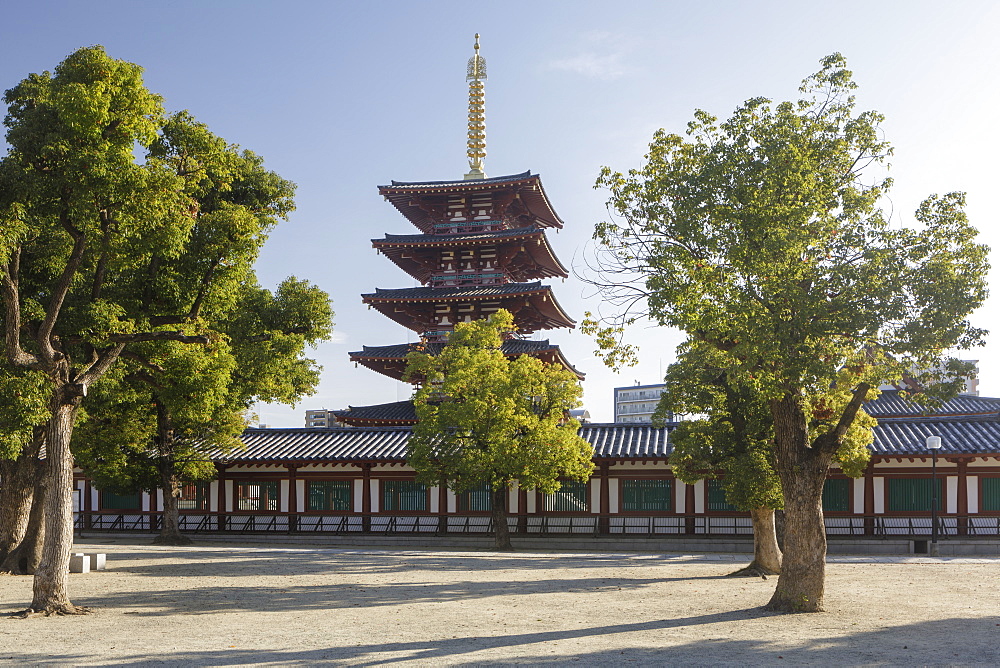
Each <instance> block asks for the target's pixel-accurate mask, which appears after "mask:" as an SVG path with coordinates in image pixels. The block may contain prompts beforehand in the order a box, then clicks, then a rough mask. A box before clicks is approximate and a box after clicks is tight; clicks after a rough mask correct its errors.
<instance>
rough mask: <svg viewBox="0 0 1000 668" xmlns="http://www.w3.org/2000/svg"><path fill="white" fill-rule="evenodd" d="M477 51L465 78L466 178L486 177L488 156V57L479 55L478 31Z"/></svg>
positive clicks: (477, 37)
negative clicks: (467, 102)
mask: <svg viewBox="0 0 1000 668" xmlns="http://www.w3.org/2000/svg"><path fill="white" fill-rule="evenodd" d="M473 48H474V49H475V53H474V55H473V56H472V58H469V65H468V67H467V68H466V73H465V80H466V81H468V82H469V139H468V150H467V151H466V155H468V156H469V173H468V174H466V175H465V178H466V179H485V178H486V173H485V172H484V171H483V159H484V158H485V157H486V86H485V84H483V81H484V80H485V79H486V59H485V58H483V57H482V56H480V55H479V33H478V32H477V33H476V44H475V46H474V47H473Z"/></svg>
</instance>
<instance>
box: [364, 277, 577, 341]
mask: <svg viewBox="0 0 1000 668" xmlns="http://www.w3.org/2000/svg"><path fill="white" fill-rule="evenodd" d="M361 298H362V300H363V301H364V303H365V304H368V305H369V306H373V307H374V308H375V309H377V310H378V311H379V312H380V313H381V314H382V315H384V316H386V317H387V318H390V319H392V320H394V321H396V322H398V323H399V324H401V325H402V326H403V327H406V328H408V329H411V330H413V331H415V332H418V333H423V332H426V331H429V330H431V329H435V328H436V322H435V320H434V316H435V314H436V313H439V312H440V310H439V309H438V306H439V305H440V306H445V305H459V306H460V305H461V303H462V302H465V303H466V304H470V305H472V306H473V307H475V306H480V307H487V308H483V309H482V310H483V311H488V310H492V311H496V310H498V309H501V308H502V309H506V310H508V311H510V312H511V313H512V314H513V315H514V323H515V324H516V325H517V329H518V331H519V332H520V333H522V334H530V333H532V332H535V331H538V330H540V329H552V328H554V327H573V326H575V325H576V322H575V321H574V320H573V319H572V318H570V317H569V315H568V314H567V313H566V312H565V311H564V310H563V308H562V306H560V305H559V302H557V301H556V298H555V296H554V295H553V294H552V288H550V287H549V286H547V285H542V284H541V283H539V282H537V281H536V282H534V283H503V284H500V285H472V286H462V287H457V288H426V287H425V288H399V289H394V290H386V289H383V288H376V289H375V292H374V293H369V294H364V295H361ZM456 303H457V304H456ZM452 315H458V316H469V317H471V318H472V319H478V318H480V317H485V316H486V315H488V313H485V312H476V310H475V308H473V309H472V310H467V311H458V312H457V313H453V314H452ZM452 322H454V320H453V321H452Z"/></svg>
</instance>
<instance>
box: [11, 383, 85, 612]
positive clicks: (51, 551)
mask: <svg viewBox="0 0 1000 668" xmlns="http://www.w3.org/2000/svg"><path fill="white" fill-rule="evenodd" d="M79 403H80V396H78V395H74V394H73V391H72V389H71V387H70V386H68V385H63V386H61V387H58V388H56V390H55V391H54V392H53V394H52V418H51V419H50V421H49V425H48V439H47V442H46V453H45V455H46V459H45V461H46V469H47V470H46V474H45V478H46V484H47V489H46V494H45V534H44V542H43V545H42V560H41V563H39V564H38V568H37V570H36V571H35V580H34V587H33V589H34V591H33V594H34V596H33V598H32V601H31V607H30V608H29V609H28V610H27V611H26V612H27V614H44V615H51V614H61V615H72V614H81V613H85V612H88V610H87V609H86V608H78V607H76V606H74V605H73V604H72V603H71V602H70V600H69V590H68V586H67V585H68V582H69V554H70V550H71V549H72V548H73V455H72V454H70V450H69V442H70V438H71V437H72V435H73V425H74V423H75V421H76V411H77V407H78V406H79Z"/></svg>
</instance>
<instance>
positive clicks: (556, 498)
mask: <svg viewBox="0 0 1000 668" xmlns="http://www.w3.org/2000/svg"><path fill="white" fill-rule="evenodd" d="M588 506H589V504H588V503H587V483H585V482H577V481H575V480H564V481H563V482H562V486H561V487H560V488H559V491H557V492H556V493H555V494H546V495H545V505H544V508H545V510H547V511H549V512H581V513H585V512H587V509H588Z"/></svg>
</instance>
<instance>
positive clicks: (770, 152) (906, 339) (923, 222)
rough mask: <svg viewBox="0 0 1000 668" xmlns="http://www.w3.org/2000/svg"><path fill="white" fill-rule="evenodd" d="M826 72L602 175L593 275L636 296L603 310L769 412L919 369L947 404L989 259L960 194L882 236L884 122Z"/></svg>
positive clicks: (935, 201) (833, 62) (972, 334)
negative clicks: (804, 395)
mask: <svg viewBox="0 0 1000 668" xmlns="http://www.w3.org/2000/svg"><path fill="white" fill-rule="evenodd" d="M821 62H822V66H823V67H822V69H821V70H820V71H819V72H818V73H816V74H814V75H812V76H811V77H809V78H807V79H806V80H805V81H804V82H803V85H802V87H801V88H800V92H801V93H802V97H801V99H799V100H798V101H796V102H781V103H779V104H776V105H775V104H772V103H771V102H770V101H769V100H767V99H764V98H754V99H751V100H749V101H747V102H746V103H745V104H744V105H743V106H741V107H740V108H738V109H737V110H736V111H735V112H734V114H733V115H732V116H731V117H730V118H729V119H728V120H726V121H724V122H721V123H719V122H718V121H717V119H716V118H715V117H713V116H711V115H710V114H708V113H706V112H704V111H700V110H699V111H697V112H696V113H695V117H694V120H693V121H691V122H690V123H689V124H688V131H687V136H686V137H682V136H679V135H675V134H669V133H666V132H665V131H662V130H661V131H658V132H657V133H656V134H655V136H654V138H653V142H652V144H650V148H649V153H648V154H647V155H646V164H645V165H644V166H643V167H642V168H641V169H633V170H630V171H629V172H628V173H626V174H622V173H619V172H612V171H611V170H610V169H608V168H604V169H603V170H602V173H601V176H600V178H599V179H598V183H597V185H598V187H604V188H607V189H608V190H609V191H610V193H611V199H610V201H609V211H610V212H611V213H612V218H611V219H610V220H608V221H606V222H603V223H601V224H599V225H598V226H597V228H596V231H595V235H594V236H595V239H596V240H597V241H598V244H599V249H600V250H599V253H600V260H601V261H602V263H603V264H604V268H605V269H606V270H607V271H608V272H610V274H611V275H612V276H614V277H617V278H619V279H620V278H622V277H626V276H630V277H632V279H634V280H632V281H627V280H626V281H622V280H618V281H608V282H606V285H605V286H604V287H605V290H604V292H605V296H606V297H607V298H609V299H615V298H617V299H618V300H619V302H618V303H623V302H622V300H623V299H627V298H628V297H629V296H634V295H638V296H639V297H641V298H642V299H644V300H645V303H646V304H647V305H648V313H649V315H650V316H651V317H652V318H653V319H654V320H655V321H657V322H658V323H659V324H662V325H669V326H674V327H678V328H680V329H681V330H683V331H685V332H687V333H688V334H689V335H691V336H692V337H694V338H695V339H697V340H699V341H703V342H706V343H709V344H710V345H712V346H713V347H714V348H716V349H717V350H718V351H719V352H720V354H722V355H723V358H724V359H723V360H722V364H723V366H724V367H725V368H726V369H727V372H728V373H729V374H730V375H731V376H732V377H734V378H737V379H738V380H739V382H740V383H741V384H746V385H747V386H750V387H755V388H757V390H758V391H760V392H761V393H763V395H764V396H766V397H773V396H778V395H783V394H786V393H791V394H797V393H800V392H802V391H803V390H804V389H806V388H812V390H815V391H818V392H820V393H822V392H825V390H826V388H829V387H830V386H831V384H833V383H835V382H836V383H838V385H837V386H838V387H846V386H851V387H855V386H859V385H860V384H862V383H866V384H869V385H873V386H878V385H879V384H880V382H882V381H885V380H895V379H898V378H899V377H900V376H901V374H902V373H904V372H910V371H912V370H914V369H922V370H930V371H928V372H926V374H925V375H926V376H927V377H926V378H925V380H928V381H940V382H946V383H948V387H949V389H951V390H954V389H955V388H956V387H957V386H958V384H959V383H960V382H961V380H960V379H959V378H958V377H957V376H958V374H959V373H960V372H961V371H962V369H961V368H960V367H959V366H957V365H954V364H953V365H951V366H943V365H942V364H941V363H940V360H941V356H942V354H943V352H944V351H945V350H947V349H949V348H954V347H959V348H967V347H969V346H973V345H978V344H980V343H981V342H982V336H983V334H984V332H983V331H982V330H979V329H976V328H974V327H972V326H971V325H970V323H969V322H968V321H967V319H966V318H967V316H968V314H969V313H970V312H971V311H972V310H974V309H975V308H977V307H978V306H979V305H980V304H982V302H983V300H984V298H985V296H986V287H985V281H984V275H985V272H986V270H987V268H988V266H987V259H986V257H987V248H986V247H985V246H983V245H980V244H976V243H975V242H974V238H975V236H976V230H975V229H974V228H973V227H972V226H971V225H970V224H969V222H968V220H967V218H966V216H965V213H964V211H963V207H964V205H965V197H964V195H963V194H961V193H949V194H947V195H943V196H937V195H934V196H931V197H929V198H927V199H926V200H925V201H924V202H923V203H922V204H921V206H920V208H919V210H918V211H917V213H916V220H915V224H914V225H910V226H904V227H898V226H893V225H890V224H889V223H888V222H887V221H886V219H885V217H884V215H883V213H882V211H881V209H880V208H879V202H880V200H881V198H882V197H883V196H884V195H885V194H886V193H887V192H888V189H889V187H890V185H891V180H890V179H888V178H881V177H879V176H877V175H874V174H872V172H873V171H874V170H873V169H871V168H872V167H873V166H878V165H879V163H883V162H884V161H885V160H886V159H887V157H888V156H889V155H890V154H891V148H890V146H889V145H888V143H887V142H885V141H884V140H882V138H881V134H880V130H879V127H878V124H879V122H880V121H881V120H882V117H881V116H880V115H879V114H877V113H876V112H873V111H864V112H856V111H855V99H854V96H853V94H852V91H853V90H854V88H855V87H856V84H855V83H854V82H853V80H852V79H851V73H850V72H849V71H848V70H847V69H846V66H845V65H846V63H845V60H844V58H843V57H842V56H840V55H839V54H834V55H832V56H828V57H826V58H824V59H823V60H822V61H821ZM623 317H625V318H626V320H627V319H628V318H629V317H631V316H629V315H627V314H626V315H625V316H623ZM605 333H607V332H605ZM844 369H849V370H850V372H851V374H852V375H850V376H847V375H845V374H844V373H843V370H844Z"/></svg>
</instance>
